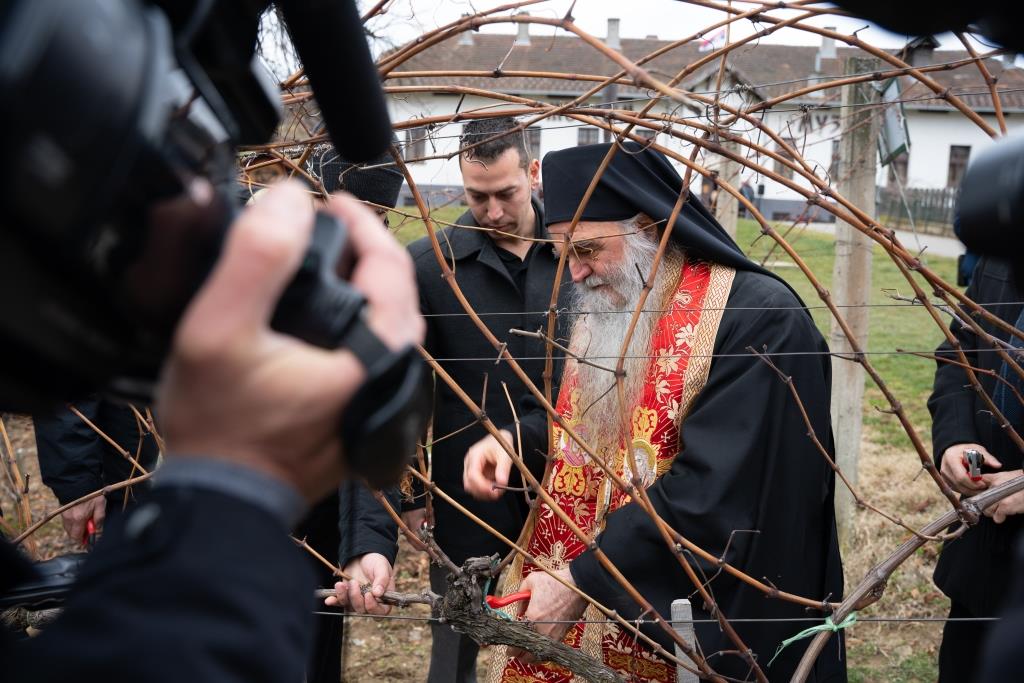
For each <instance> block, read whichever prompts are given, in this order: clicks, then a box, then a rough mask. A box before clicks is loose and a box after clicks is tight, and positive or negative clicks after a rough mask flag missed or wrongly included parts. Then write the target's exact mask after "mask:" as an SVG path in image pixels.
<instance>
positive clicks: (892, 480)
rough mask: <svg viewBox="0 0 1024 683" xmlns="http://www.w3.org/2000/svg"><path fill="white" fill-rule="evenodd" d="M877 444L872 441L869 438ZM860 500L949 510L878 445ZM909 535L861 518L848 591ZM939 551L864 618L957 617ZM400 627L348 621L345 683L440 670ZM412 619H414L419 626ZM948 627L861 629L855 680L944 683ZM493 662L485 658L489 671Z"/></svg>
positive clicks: (38, 501) (31, 473) (36, 484)
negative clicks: (943, 582)
mask: <svg viewBox="0 0 1024 683" xmlns="http://www.w3.org/2000/svg"><path fill="white" fill-rule="evenodd" d="M5 424H6V426H7V431H8V434H9V435H10V437H11V441H12V446H13V447H14V452H15V455H16V458H17V461H18V463H19V466H20V468H21V471H22V474H23V475H24V476H25V477H27V479H28V484H29V485H28V494H27V495H28V498H29V501H30V502H31V505H32V510H33V516H34V518H36V519H38V518H39V517H40V516H41V515H42V514H43V513H44V512H45V511H48V510H52V509H54V508H55V507H56V506H57V501H56V500H55V499H54V497H53V496H52V494H51V493H50V492H49V490H48V489H46V487H44V486H42V485H41V481H40V479H39V474H38V466H37V464H36V458H35V443H34V439H33V437H32V431H31V424H30V422H29V421H28V420H27V419H26V418H23V417H15V416H9V415H8V416H5ZM869 436H870V435H869ZM861 458H862V461H861V470H860V486H859V487H860V490H861V491H862V493H863V495H864V496H865V497H866V498H867V499H868V500H869V501H870V502H871V503H873V504H875V505H877V506H879V507H881V508H882V509H884V510H886V511H887V512H889V513H890V514H893V515H895V516H897V517H900V518H902V519H903V520H904V521H905V522H907V523H908V524H910V525H912V526H917V527H919V526H922V525H923V524H924V523H926V522H927V521H929V520H931V519H933V518H934V517H936V516H938V515H939V514H941V512H942V511H943V510H944V507H943V503H942V501H941V499H940V496H939V495H938V493H937V492H936V491H935V487H934V485H933V484H932V482H931V480H930V479H929V478H928V477H927V475H926V474H924V473H923V472H922V471H921V468H920V464H919V462H918V460H917V457H916V456H915V455H914V454H913V453H912V452H909V451H905V450H904V451H901V450H894V449H892V448H890V447H880V446H877V445H874V443H873V442H872V440H871V439H870V438H866V439H865V441H864V446H863V450H862V455H861ZM4 483H5V485H3V486H0V508H2V510H3V512H4V515H5V518H4V519H5V520H6V521H7V522H8V523H14V522H16V516H15V514H14V510H15V508H14V497H13V495H12V494H11V491H10V488H9V486H7V485H6V481H5V482H4ZM907 535H908V534H907V532H906V531H904V530H901V529H899V528H898V527H896V526H894V525H893V524H891V523H890V522H888V521H886V520H884V519H882V518H881V517H879V516H878V515H876V514H874V513H872V512H869V511H867V510H859V511H858V512H857V513H856V520H855V526H854V529H853V532H852V536H851V539H850V541H849V543H848V544H847V548H846V549H845V552H844V554H843V559H844V565H845V573H846V580H847V586H848V587H849V586H853V585H854V584H855V583H856V582H857V581H859V580H860V578H861V577H863V576H864V574H865V573H866V572H867V570H868V569H869V568H870V567H871V566H872V565H874V564H875V563H877V562H878V561H879V560H881V559H882V558H884V557H885V556H886V555H888V554H889V553H890V552H891V551H892V549H893V548H895V547H896V546H897V545H898V544H899V543H900V542H901V541H903V540H904V539H905V538H906V537H907ZM34 539H35V541H36V548H35V551H36V553H37V557H39V558H40V559H45V558H48V557H52V556H54V555H56V554H60V553H64V552H69V551H72V550H75V548H74V546H73V544H72V543H71V542H70V541H68V539H67V538H66V537H65V535H64V531H63V528H62V526H61V524H60V521H59V520H58V519H55V520H53V521H51V522H50V523H48V524H47V525H46V526H44V527H43V528H42V529H41V530H40V531H39V532H37V533H36V534H35V536H34ZM937 554H938V548H937V547H936V546H935V545H934V544H929V545H927V546H925V547H924V548H922V549H921V550H920V551H919V552H918V553H917V554H915V555H914V557H912V558H911V559H910V560H909V561H907V562H906V563H905V564H904V565H903V566H902V567H901V568H900V570H899V571H898V572H897V573H896V574H895V575H894V576H893V577H892V579H891V581H890V582H889V586H888V589H887V591H886V594H885V596H884V597H883V598H882V600H881V601H880V602H879V603H877V604H876V605H874V606H873V607H871V608H869V609H867V610H865V611H864V612H863V613H862V614H861V615H860V616H861V617H866V618H870V617H938V616H944V615H945V614H946V611H947V609H948V602H947V601H946V599H945V597H944V596H943V595H942V594H941V593H940V592H939V591H938V590H937V589H936V588H935V587H934V585H933V584H932V582H931V573H932V569H933V568H934V565H935V558H936V557H937ZM427 569H428V564H427V558H426V557H425V556H424V555H422V554H420V553H417V552H415V551H411V550H410V549H409V548H408V546H406V545H405V544H404V543H403V546H402V550H401V552H400V554H399V561H398V574H397V584H398V589H399V590H401V591H415V590H422V589H424V588H426V587H427V585H428V580H427ZM392 614H393V615H395V616H397V617H403V618H396V619H368V618H357V617H349V618H348V619H347V621H346V639H345V650H344V653H343V657H344V661H345V680H346V681H351V682H353V683H364V682H370V681H422V680H425V679H426V675H427V669H428V666H429V660H430V627H429V625H428V623H427V622H426V621H425V620H423V618H424V617H426V616H427V612H426V608H424V607H422V606H417V607H413V608H409V609H406V610H396V611H394V612H393V613H392ZM409 617H413V618H412V619H410V618H409ZM941 629H942V627H941V624H940V623H871V622H864V621H862V622H860V623H858V624H856V625H855V626H854V627H853V628H852V629H850V630H849V631H848V637H849V640H848V643H849V647H848V651H849V658H850V673H851V676H850V678H851V681H852V682H853V683H858V682H860V683H866V682H870V681H892V682H895V683H918V682H922V683H923V682H924V681H932V680H934V679H935V660H936V656H937V649H938V643H939V639H940V637H941ZM487 656H488V653H487V651H486V650H485V651H484V652H483V654H482V656H481V658H480V668H481V670H482V668H483V667H484V666H485V664H486V661H487Z"/></svg>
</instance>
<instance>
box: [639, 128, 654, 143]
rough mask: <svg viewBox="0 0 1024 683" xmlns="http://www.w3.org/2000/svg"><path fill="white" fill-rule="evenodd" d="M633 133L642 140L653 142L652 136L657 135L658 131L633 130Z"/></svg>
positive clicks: (646, 129)
mask: <svg viewBox="0 0 1024 683" xmlns="http://www.w3.org/2000/svg"><path fill="white" fill-rule="evenodd" d="M633 133H634V134H635V135H636V136H637V137H638V138H640V139H642V140H646V141H647V142H653V141H654V136H656V135H657V134H658V131H656V130H651V129H650V128H634V129H633Z"/></svg>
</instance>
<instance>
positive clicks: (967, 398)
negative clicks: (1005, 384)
mask: <svg viewBox="0 0 1024 683" xmlns="http://www.w3.org/2000/svg"><path fill="white" fill-rule="evenodd" d="M983 281H984V277H976V278H973V279H972V281H971V285H970V287H968V288H967V292H966V294H967V296H968V297H970V298H971V299H975V300H977V299H978V294H979V293H978V291H977V288H978V285H979V283H981V282H983ZM950 330H951V331H952V332H953V334H954V335H956V338H957V340H958V341H959V342H960V348H961V349H963V350H964V355H965V356H966V357H967V362H968V363H969V364H970V365H972V366H974V367H978V358H977V356H978V353H977V351H976V349H977V348H978V338H977V336H976V335H975V334H974V332H973V331H972V330H970V329H969V328H967V327H964V326H963V325H961V324H960V323H958V322H956V321H953V322H952V323H951V324H950ZM935 354H936V356H938V357H941V358H948V359H949V360H952V361H956V362H957V363H959V362H960V359H959V357H958V356H957V354H956V353H954V352H953V350H952V346H951V345H950V343H949V342H948V341H943V342H942V343H941V344H940V345H939V348H938V349H936V351H935ZM937 366H938V367H936V369H935V384H934V386H933V388H932V395H931V396H930V397H929V398H928V410H929V412H931V415H932V449H933V452H934V453H933V454H934V458H935V465H936V466H937V467H938V466H941V464H942V454H943V453H944V452H945V451H946V449H947V448H949V447H950V446H955V445H956V444H959V443H978V440H979V436H978V434H977V431H976V429H975V424H974V410H975V400H976V397H977V394H976V393H975V392H974V389H972V388H971V385H970V382H969V381H968V379H967V373H966V372H964V369H963V368H962V367H960V366H959V365H954V364H953V363H944V362H942V361H937Z"/></svg>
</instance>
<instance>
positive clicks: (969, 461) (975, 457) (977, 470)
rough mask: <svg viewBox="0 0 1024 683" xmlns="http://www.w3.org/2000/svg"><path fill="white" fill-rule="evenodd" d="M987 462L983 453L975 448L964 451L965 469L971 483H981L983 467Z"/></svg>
mask: <svg viewBox="0 0 1024 683" xmlns="http://www.w3.org/2000/svg"><path fill="white" fill-rule="evenodd" d="M984 461H985V459H984V458H983V457H982V455H981V453H979V452H978V451H977V450H975V449H973V448H968V449H966V450H965V451H964V468H966V470H967V476H968V477H970V478H971V481H981V465H982V463H983V462H984Z"/></svg>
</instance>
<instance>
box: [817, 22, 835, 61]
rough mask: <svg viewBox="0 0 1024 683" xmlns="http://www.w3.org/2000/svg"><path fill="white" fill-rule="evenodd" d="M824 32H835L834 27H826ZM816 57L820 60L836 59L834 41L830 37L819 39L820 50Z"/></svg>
mask: <svg viewBox="0 0 1024 683" xmlns="http://www.w3.org/2000/svg"><path fill="white" fill-rule="evenodd" d="M825 30H826V31H835V30H836V27H835V26H826V27H825ZM818 57H820V58H821V59H835V58H836V39H835V38H833V37H831V36H822V37H821V48H819V49H818Z"/></svg>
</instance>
